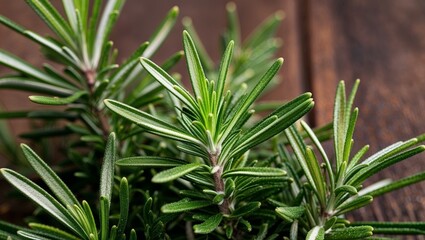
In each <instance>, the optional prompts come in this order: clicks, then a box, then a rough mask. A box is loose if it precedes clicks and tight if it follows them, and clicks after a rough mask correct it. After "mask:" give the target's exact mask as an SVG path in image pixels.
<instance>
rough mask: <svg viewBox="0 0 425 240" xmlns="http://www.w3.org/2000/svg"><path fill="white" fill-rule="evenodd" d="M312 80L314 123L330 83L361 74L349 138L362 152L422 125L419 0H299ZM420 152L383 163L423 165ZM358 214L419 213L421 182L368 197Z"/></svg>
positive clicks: (402, 169) (424, 21)
mask: <svg viewBox="0 0 425 240" xmlns="http://www.w3.org/2000/svg"><path fill="white" fill-rule="evenodd" d="M306 2H307V3H308V5H305V6H304V7H305V9H304V11H307V12H308V13H309V20H308V23H309V24H308V26H307V31H309V38H308V39H309V42H310V44H309V49H310V56H311V60H310V65H311V72H310V73H311V87H312V90H313V93H314V98H315V102H316V108H315V110H316V112H315V116H316V119H315V120H316V123H317V124H323V123H326V122H328V121H330V120H331V118H332V109H333V97H331V96H334V92H335V87H336V84H337V83H338V81H339V80H340V79H345V80H346V83H347V85H348V88H351V86H352V83H353V81H354V80H355V79H357V78H360V79H361V80H362V82H361V86H360V88H359V91H358V95H357V99H356V102H355V105H357V106H358V107H359V109H360V117H359V120H358V122H357V126H358V128H357V131H356V133H355V139H357V141H356V145H357V148H358V147H360V146H363V145H364V144H370V145H371V149H370V151H369V152H376V151H377V150H378V149H382V148H383V147H385V146H387V145H389V144H391V143H393V142H395V141H398V140H405V139H408V138H411V137H415V136H417V135H419V134H421V133H424V132H425V125H424V124H423V122H424V120H425V114H423V109H425V95H424V91H425V68H424V67H423V65H424V63H425V42H424V37H425V31H424V29H425V15H424V14H423V13H424V11H425V2H424V1H421V0H416V1H415V0H408V1H398V0H376V1H361V0H346V1H337V0H332V1H325V0H319V1H316V0H315V1H313V0H310V1H306ZM423 160H424V154H422V155H421V156H420V157H417V158H414V159H411V160H409V161H407V162H405V163H402V164H398V165H397V166H396V167H393V168H391V169H387V170H385V171H384V172H383V173H382V174H380V175H379V177H378V178H374V180H377V179H381V178H396V179H397V178H400V177H403V176H406V175H408V174H412V173H415V172H418V171H420V170H422V171H423V170H424V169H425V167H424V162H423ZM355 219H360V220H372V219H377V220H393V221H397V220H399V221H414V220H421V221H424V220H425V184H423V183H422V184H417V185H415V186H412V187H410V188H406V189H403V190H399V191H397V192H395V193H393V194H391V195H388V196H385V197H379V198H377V199H375V201H374V203H373V204H372V206H371V207H369V208H366V209H364V210H362V211H359V212H358V213H357V214H356V215H355Z"/></svg>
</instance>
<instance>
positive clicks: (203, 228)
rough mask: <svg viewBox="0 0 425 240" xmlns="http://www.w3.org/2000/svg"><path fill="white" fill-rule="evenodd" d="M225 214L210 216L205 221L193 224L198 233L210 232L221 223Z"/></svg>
mask: <svg viewBox="0 0 425 240" xmlns="http://www.w3.org/2000/svg"><path fill="white" fill-rule="evenodd" d="M222 219H223V215H221V213H219V214H216V215H213V216H211V217H209V218H208V219H207V220H205V222H203V223H201V224H196V225H194V226H193V230H194V231H195V233H198V234H208V233H210V232H212V231H214V230H215V229H217V227H218V226H219V225H220V222H221V220H222Z"/></svg>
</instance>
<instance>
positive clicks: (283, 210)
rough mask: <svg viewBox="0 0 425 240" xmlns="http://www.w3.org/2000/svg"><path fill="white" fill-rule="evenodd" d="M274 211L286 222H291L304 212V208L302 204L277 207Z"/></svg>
mask: <svg viewBox="0 0 425 240" xmlns="http://www.w3.org/2000/svg"><path fill="white" fill-rule="evenodd" d="M275 211H276V213H277V215H278V216H279V217H281V218H283V219H285V220H286V221H288V222H293V221H294V220H296V219H298V218H300V217H301V216H302V215H303V214H304V212H305V208H304V207H303V206H299V207H278V208H276V209H275Z"/></svg>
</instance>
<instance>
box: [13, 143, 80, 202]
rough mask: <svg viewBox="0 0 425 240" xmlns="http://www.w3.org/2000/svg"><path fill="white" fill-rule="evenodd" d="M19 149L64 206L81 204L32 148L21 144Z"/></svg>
mask: <svg viewBox="0 0 425 240" xmlns="http://www.w3.org/2000/svg"><path fill="white" fill-rule="evenodd" d="M21 149H22V151H23V152H24V155H25V158H26V159H27V160H28V162H29V163H30V164H31V166H32V167H33V168H34V170H35V171H36V172H37V174H38V175H39V176H40V177H41V179H43V181H44V182H45V183H46V184H47V186H48V187H49V188H50V190H52V192H53V193H54V194H55V196H56V197H57V198H58V199H59V200H60V202H61V203H62V204H63V205H64V206H66V205H74V204H76V205H78V206H81V205H80V203H79V202H78V201H77V199H76V198H75V196H74V194H73V193H72V192H71V190H69V188H68V186H66V184H65V183H64V182H63V181H62V180H61V179H60V178H59V177H58V175H56V173H55V172H54V171H53V170H52V169H51V168H50V167H49V166H48V165H47V164H46V163H45V162H44V161H43V160H42V159H41V158H40V157H39V156H38V155H37V154H36V153H35V152H34V151H33V150H31V148H30V147H28V146H27V145H25V144H22V145H21Z"/></svg>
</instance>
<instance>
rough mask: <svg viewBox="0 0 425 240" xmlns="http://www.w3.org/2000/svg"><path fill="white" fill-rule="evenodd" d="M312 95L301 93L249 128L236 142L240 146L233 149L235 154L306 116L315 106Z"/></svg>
mask: <svg viewBox="0 0 425 240" xmlns="http://www.w3.org/2000/svg"><path fill="white" fill-rule="evenodd" d="M310 96H311V94H310V93H306V94H303V95H301V96H300V97H298V98H296V99H294V100H293V101H291V102H289V103H288V104H286V105H284V106H282V107H280V108H279V109H277V110H276V111H274V112H273V113H272V114H271V115H270V116H269V117H267V118H265V119H263V120H262V121H260V122H259V123H258V124H256V125H255V126H254V127H252V128H251V129H248V130H247V132H246V134H244V135H243V136H242V137H241V138H240V140H238V143H237V144H236V145H237V146H238V147H236V148H235V149H233V150H232V151H233V154H235V155H238V154H242V153H244V152H245V151H247V150H248V149H251V148H252V147H254V146H256V145H258V144H260V143H262V142H264V141H266V140H268V139H270V138H272V137H273V136H275V135H276V134H279V133H281V132H282V131H283V130H284V129H285V128H287V127H289V126H290V125H292V124H293V123H294V122H295V121H297V120H298V119H299V118H301V117H302V116H304V115H305V114H306V113H307V112H308V111H310V110H311V109H312V108H313V106H314V102H313V100H312V99H311V98H310ZM303 100H304V101H303Z"/></svg>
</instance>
